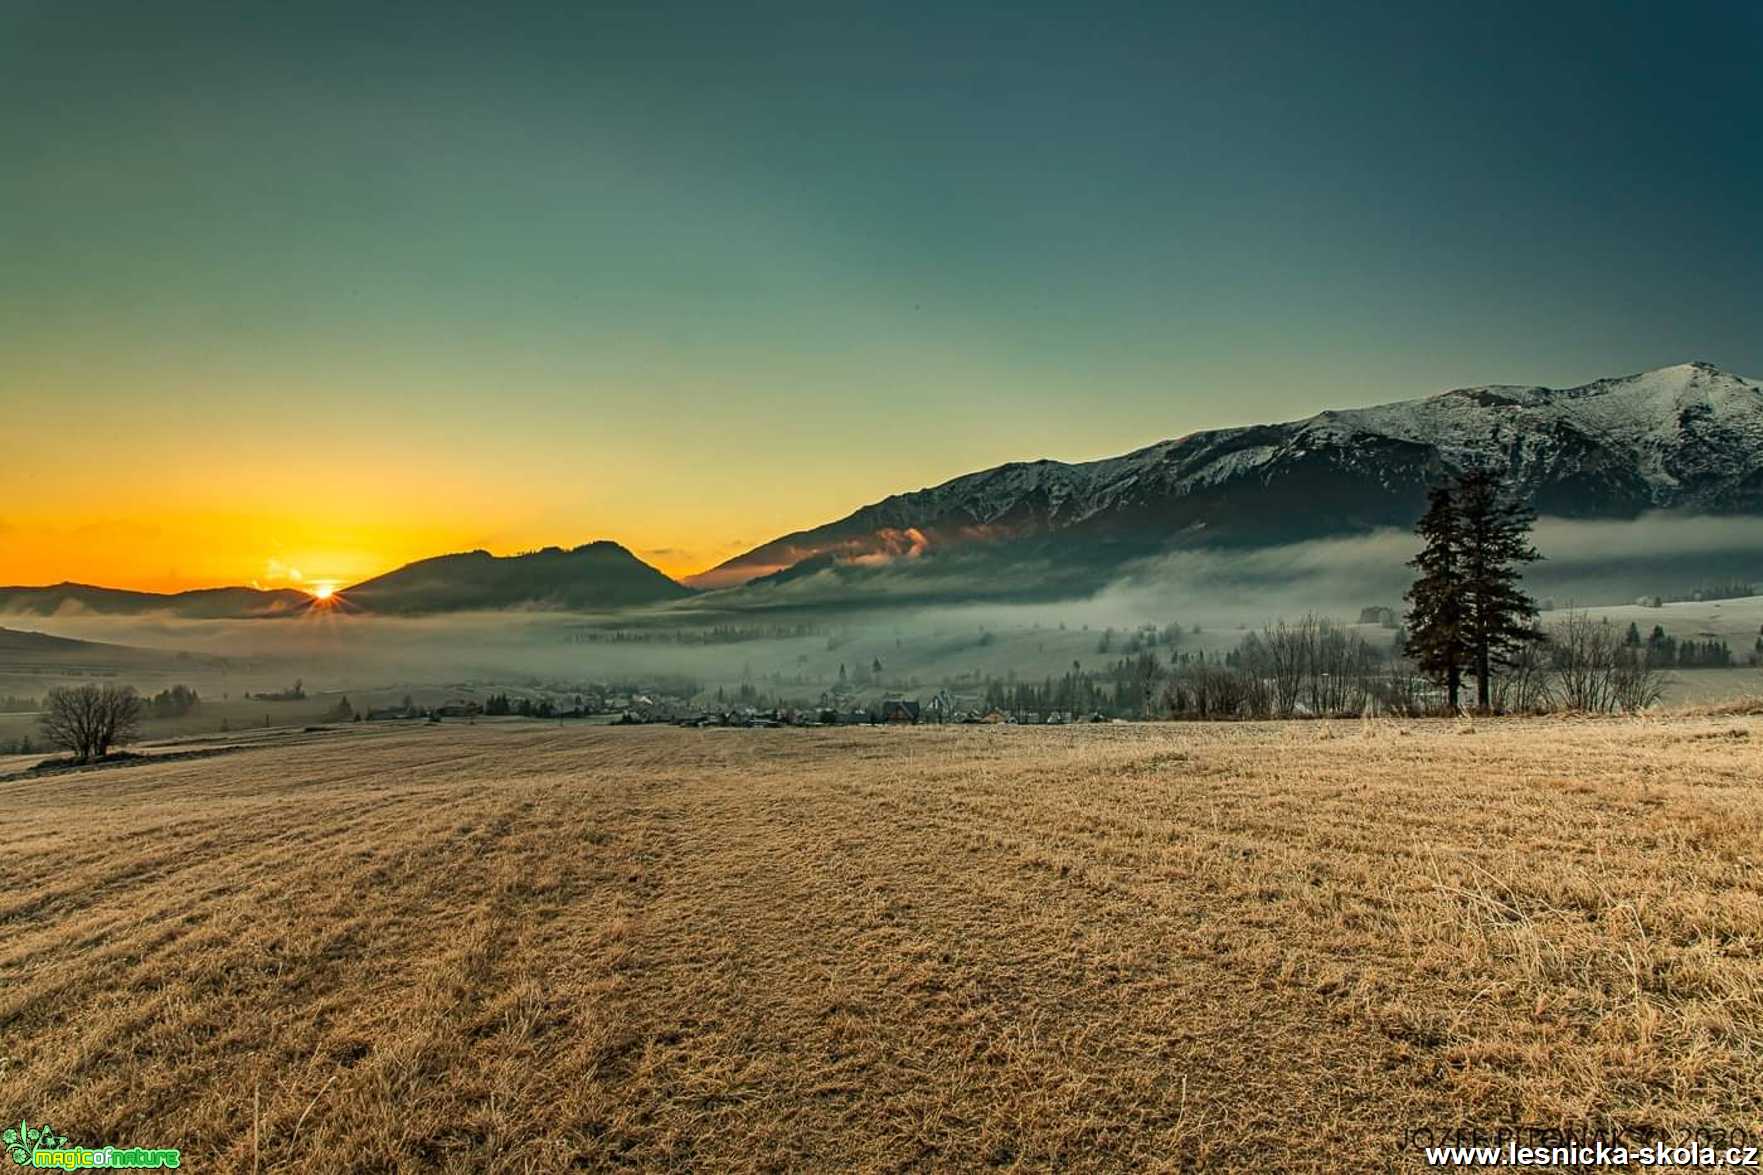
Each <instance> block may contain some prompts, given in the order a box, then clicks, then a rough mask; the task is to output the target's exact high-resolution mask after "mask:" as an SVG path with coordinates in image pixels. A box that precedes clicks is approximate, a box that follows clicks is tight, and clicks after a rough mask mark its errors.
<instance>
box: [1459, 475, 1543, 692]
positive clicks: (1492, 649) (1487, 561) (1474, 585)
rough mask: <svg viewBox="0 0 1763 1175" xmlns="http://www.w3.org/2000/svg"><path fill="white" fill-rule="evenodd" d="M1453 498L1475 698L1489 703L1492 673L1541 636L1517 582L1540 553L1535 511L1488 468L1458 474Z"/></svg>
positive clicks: (1530, 604)
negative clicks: (1533, 537) (1535, 541)
mask: <svg viewBox="0 0 1763 1175" xmlns="http://www.w3.org/2000/svg"><path fill="white" fill-rule="evenodd" d="M1452 499H1453V501H1454V503H1455V505H1456V510H1457V516H1458V518H1459V520H1460V526H1461V534H1462V542H1463V547H1462V570H1463V590H1464V600H1463V611H1464V618H1465V620H1466V625H1465V628H1466V631H1467V635H1468V638H1469V645H1470V649H1471V651H1472V653H1473V660H1472V665H1473V668H1474V670H1475V676H1476V704H1477V705H1478V706H1479V707H1480V708H1481V709H1482V710H1483V711H1486V710H1488V709H1490V708H1491V706H1492V697H1493V675H1494V671H1495V670H1498V669H1505V668H1509V667H1510V666H1511V665H1512V663H1513V661H1514V658H1515V656H1516V654H1517V653H1518V651H1519V650H1520V649H1521V648H1523V647H1524V646H1525V645H1526V644H1529V643H1531V642H1533V641H1540V640H1542V639H1543V634H1542V632H1541V631H1540V630H1539V629H1538V628H1537V626H1536V618H1537V607H1536V601H1534V600H1532V599H1531V598H1530V597H1529V596H1528V595H1526V594H1525V593H1524V591H1523V589H1522V588H1520V587H1519V580H1520V578H1521V572H1520V570H1519V569H1520V567H1521V566H1522V565H1523V564H1526V563H1534V562H1535V561H1536V560H1538V559H1540V558H1542V556H1541V555H1538V554H1537V550H1536V548H1535V547H1533V546H1532V545H1531V542H1530V528H1531V526H1532V525H1533V524H1535V522H1536V511H1534V510H1532V509H1531V508H1530V507H1529V506H1528V505H1527V504H1525V503H1524V502H1522V501H1520V500H1519V499H1517V498H1515V497H1514V496H1512V495H1510V494H1507V493H1505V492H1503V491H1502V489H1501V487H1500V484H1499V482H1498V480H1497V479H1495V477H1494V475H1493V474H1492V473H1490V472H1489V471H1488V470H1486V469H1479V468H1478V469H1471V470H1469V471H1468V472H1467V473H1465V474H1463V476H1462V477H1460V478H1458V479H1457V485H1456V489H1455V492H1454V493H1453V494H1452Z"/></svg>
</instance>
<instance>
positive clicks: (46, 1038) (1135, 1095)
mask: <svg viewBox="0 0 1763 1175" xmlns="http://www.w3.org/2000/svg"><path fill="white" fill-rule="evenodd" d="M12 766H13V767H17V766H18V764H16V763H15V764H12ZM5 769H6V767H5V766H4V765H0V771H4V770H5ZM0 808H3V810H4V811H5V813H6V817H5V819H4V821H0V846H3V848H4V853H3V854H0V882H3V886H0V1042H3V1043H0V1051H3V1052H4V1053H5V1056H4V1058H3V1059H0V1114H5V1115H9V1116H10V1117H11V1118H13V1119H15V1120H16V1119H17V1118H19V1117H21V1116H28V1117H30V1118H31V1119H32V1120H33V1121H36V1120H41V1119H47V1120H48V1121H50V1122H52V1123H53V1124H54V1125H55V1127H56V1128H57V1129H58V1130H59V1131H60V1132H62V1133H63V1134H66V1135H68V1136H70V1137H72V1138H73V1141H74V1142H76V1143H84V1144H87V1145H104V1144H106V1143H111V1144H115V1145H119V1146H120V1145H139V1146H177V1147H181V1148H183V1150H184V1153H185V1156H186V1161H185V1166H186V1168H187V1169H190V1170H197V1171H209V1170H228V1171H242V1170H264V1171H270V1170H299V1171H315V1170H329V1169H350V1168H363V1169H379V1170H393V1169H400V1170H412V1171H414V1170H429V1169H455V1170H473V1171H479V1170H484V1171H529V1170H531V1171H549V1170H556V1169H562V1168H570V1167H605V1166H626V1167H632V1168H656V1167H661V1166H665V1165H688V1164H689V1165H695V1166H701V1167H710V1168H740V1169H747V1168H752V1169H783V1168H793V1169H824V1168H827V1167H858V1168H866V1169H881V1170H894V1169H924V1168H971V1167H985V1166H997V1167H1005V1168H1009V1167H1013V1166H1014V1167H1020V1168H1024V1169H1031V1168H1044V1167H1047V1166H1053V1165H1059V1166H1065V1167H1071V1168H1105V1169H1121V1168H1153V1169H1157V1168H1188V1167H1193V1166H1212V1167H1217V1168H1234V1169H1241V1168H1246V1167H1256V1168H1259V1169H1264V1170H1293V1169H1299V1170H1302V1169H1319V1170H1320V1169H1355V1170H1363V1169H1386V1168H1388V1167H1389V1166H1390V1165H1392V1164H1393V1163H1395V1162H1396V1160H1397V1158H1398V1156H1397V1153H1396V1145H1397V1140H1398V1138H1399V1135H1400V1132H1401V1131H1402V1130H1404V1129H1405V1128H1409V1127H1415V1126H1423V1125H1424V1126H1435V1127H1436V1126H1450V1125H1454V1124H1459V1123H1469V1124H1480V1125H1499V1124H1504V1123H1511V1122H1514V1121H1522V1122H1526V1123H1531V1124H1555V1123H1585V1122H1600V1123H1607V1122H1612V1121H1614V1122H1620V1123H1624V1124H1628V1125H1630V1126H1640V1127H1659V1128H1667V1129H1669V1128H1693V1127H1703V1126H1712V1125H1720V1126H1728V1127H1732V1126H1742V1127H1745V1128H1747V1129H1749V1130H1751V1131H1753V1132H1757V1131H1763V1082H1760V1079H1759V1074H1760V1073H1763V720H1760V719H1757V718H1752V717H1744V716H1739V717H1722V716H1713V715H1704V716H1691V717H1678V718H1668V719H1652V720H1633V721H1535V722H1530V723H1523V724H1520V723H1507V722H1477V723H1476V724H1474V725H1473V726H1471V725H1468V724H1462V723H1456V722H1432V723H1406V724H1395V723H1364V724H1361V723H1290V724H1268V725H1155V726H1098V727H1066V728H1050V729H1000V728H958V729H940V730H939V729H926V728H921V729H916V730H883V729H849V730H828V731H803V730H775V731H758V730H754V731H740V730H732V731H721V730H718V731H679V730H673V729H658V728H644V729H607V728H595V729H584V728H579V727H576V728H568V729H560V728H558V727H555V726H542V725H535V724H519V723H508V724H499V723H481V724H478V725H475V726H442V727H423V728H405V729H401V730H371V729H369V730H363V729H359V728H357V729H352V730H341V731H336V732H330V733H323V734H306V735H293V736H289V737H286V738H281V739H264V740H261V741H259V742H258V743H257V744H255V745H251V746H248V747H245V748H243V749H239V750H237V751H233V752H230V753H226V754H221V755H216V756H213V757H208V758H194V759H182V760H175V761H167V762H163V763H158V764H149V765H144V766H131V767H126V768H112V769H103V770H93V771H86V772H78V773H72V774H65V775H59V776H54V777H45V778H36V779H12V780H10V781H7V782H3V783H0ZM1411 1157H1412V1156H1410V1158H1411Z"/></svg>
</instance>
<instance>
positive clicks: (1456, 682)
mask: <svg viewBox="0 0 1763 1175" xmlns="http://www.w3.org/2000/svg"><path fill="white" fill-rule="evenodd" d="M1462 689H1463V671H1462V670H1461V669H1458V668H1457V667H1456V666H1455V665H1453V666H1451V669H1450V672H1448V673H1446V674H1445V698H1446V700H1447V701H1448V702H1449V703H1450V706H1451V713H1453V714H1455V713H1456V712H1457V695H1458V694H1459V693H1460V692H1461V691H1462Z"/></svg>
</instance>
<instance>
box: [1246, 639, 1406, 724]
mask: <svg viewBox="0 0 1763 1175" xmlns="http://www.w3.org/2000/svg"><path fill="white" fill-rule="evenodd" d="M1236 656H1237V664H1238V666H1239V667H1240V668H1241V669H1242V670H1243V672H1244V673H1246V674H1248V675H1249V676H1250V677H1252V678H1254V679H1255V680H1256V681H1257V682H1260V683H1262V684H1263V686H1264V688H1265V690H1266V694H1267V697H1266V705H1265V707H1264V708H1263V709H1262V711H1261V716H1263V717H1273V718H1285V717H1290V716H1291V715H1293V714H1298V713H1305V714H1312V715H1319V716H1320V715H1331V714H1359V713H1363V712H1364V710H1365V709H1366V707H1367V704H1368V703H1369V702H1370V700H1371V688H1370V686H1371V680H1372V678H1374V677H1376V676H1377V675H1378V672H1379V670H1380V668H1381V666H1382V662H1383V657H1382V655H1381V654H1380V653H1379V652H1378V651H1377V650H1375V649H1373V648H1372V647H1371V645H1370V644H1369V643H1368V642H1367V641H1366V640H1365V638H1364V637H1361V636H1359V635H1358V634H1357V633H1354V632H1350V631H1349V630H1348V629H1347V628H1346V627H1345V626H1344V625H1341V624H1339V623H1337V622H1335V621H1333V620H1329V619H1327V618H1326V617H1319V616H1316V615H1315V614H1311V615H1308V616H1305V617H1304V618H1303V619H1302V620H1299V621H1297V622H1296V623H1288V622H1286V621H1284V620H1281V621H1280V622H1279V623H1278V624H1274V625H1269V626H1268V627H1266V628H1264V629H1262V630H1261V631H1260V632H1258V633H1250V634H1249V635H1248V636H1247V637H1245V638H1244V639H1243V643H1242V644H1241V646H1239V647H1238V649H1237V654H1236Z"/></svg>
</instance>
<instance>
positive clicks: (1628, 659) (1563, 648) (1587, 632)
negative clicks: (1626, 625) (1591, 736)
mask: <svg viewBox="0 0 1763 1175" xmlns="http://www.w3.org/2000/svg"><path fill="white" fill-rule="evenodd" d="M1548 635H1549V648H1548V654H1549V662H1550V667H1551V669H1552V670H1553V672H1554V681H1553V683H1552V689H1551V690H1550V693H1551V694H1552V695H1553V698H1554V700H1555V701H1556V702H1557V703H1559V704H1560V705H1561V706H1562V707H1563V708H1564V709H1568V710H1588V711H1592V712H1609V711H1614V710H1626V711H1629V712H1631V713H1632V712H1634V711H1637V710H1644V709H1646V708H1647V707H1648V706H1650V705H1652V704H1653V703H1654V702H1657V701H1658V700H1659V697H1660V695H1661V694H1662V693H1663V692H1664V689H1665V674H1664V673H1663V671H1662V670H1660V669H1659V668H1658V667H1657V666H1654V665H1651V664H1649V663H1648V661H1647V658H1646V655H1645V652H1644V651H1643V650H1641V649H1637V648H1631V647H1628V646H1626V645H1624V644H1623V642H1622V637H1621V636H1620V635H1619V634H1618V633H1617V631H1616V629H1615V628H1614V627H1613V626H1612V625H1611V624H1610V622H1609V621H1607V620H1605V621H1597V620H1593V619H1592V618H1591V617H1590V616H1587V615H1586V614H1585V613H1584V612H1571V613H1569V614H1568V616H1567V619H1566V620H1565V621H1563V622H1562V623H1560V624H1556V625H1554V626H1553V627H1551V628H1550V630H1549V634H1548Z"/></svg>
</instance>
